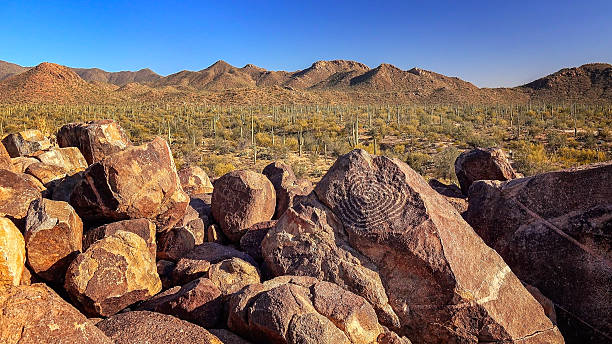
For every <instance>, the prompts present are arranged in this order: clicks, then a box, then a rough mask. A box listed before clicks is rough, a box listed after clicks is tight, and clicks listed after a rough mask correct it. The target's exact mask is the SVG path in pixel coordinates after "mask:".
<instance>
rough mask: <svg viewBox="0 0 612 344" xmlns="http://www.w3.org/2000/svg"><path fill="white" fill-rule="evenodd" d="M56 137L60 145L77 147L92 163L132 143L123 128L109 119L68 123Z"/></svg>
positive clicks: (88, 161)
mask: <svg viewBox="0 0 612 344" xmlns="http://www.w3.org/2000/svg"><path fill="white" fill-rule="evenodd" d="M56 137H57V144H58V145H59V146H60V147H77V148H78V149H79V150H80V151H81V153H82V154H83V156H84V157H85V160H86V161H87V163H88V164H90V165H91V164H93V163H96V162H99V161H102V160H103V159H104V158H106V157H107V156H109V155H111V154H113V153H117V152H120V151H122V150H124V149H126V148H127V147H129V146H131V145H132V143H131V141H130V139H129V137H128V136H127V134H126V133H125V132H124V131H123V129H122V128H121V127H120V126H119V125H118V124H117V123H116V122H115V121H113V120H108V119H104V120H97V121H90V122H86V123H70V124H66V125H64V126H63V127H61V128H60V130H59V131H58V132H57V134H56Z"/></svg>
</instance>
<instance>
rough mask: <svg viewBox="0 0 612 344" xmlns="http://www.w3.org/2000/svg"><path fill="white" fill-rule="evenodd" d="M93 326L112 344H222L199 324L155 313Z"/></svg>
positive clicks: (125, 316)
mask: <svg viewBox="0 0 612 344" xmlns="http://www.w3.org/2000/svg"><path fill="white" fill-rule="evenodd" d="M96 326H97V327H98V328H99V329H100V330H102V332H104V333H105V334H106V335H107V336H108V337H110V338H111V339H112V340H113V341H114V342H115V344H134V343H146V344H191V343H198V344H223V343H222V342H221V341H220V340H219V339H218V338H217V337H215V336H214V335H212V334H211V333H210V332H208V331H207V330H206V329H204V328H202V327H200V326H198V325H195V324H192V323H190V322H187V321H184V320H180V319H178V318H175V317H173V316H170V315H166V314H161V313H156V312H147V311H134V312H125V313H121V314H117V315H113V316H112V317H110V318H108V319H104V320H101V321H100V322H98V323H97V324H96Z"/></svg>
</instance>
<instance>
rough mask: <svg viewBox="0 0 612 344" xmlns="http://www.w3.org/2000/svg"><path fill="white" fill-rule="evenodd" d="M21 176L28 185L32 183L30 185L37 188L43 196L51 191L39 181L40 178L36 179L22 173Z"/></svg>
mask: <svg viewBox="0 0 612 344" xmlns="http://www.w3.org/2000/svg"><path fill="white" fill-rule="evenodd" d="M19 176H20V177H21V178H23V179H25V180H26V181H27V182H28V183H30V185H32V186H33V187H35V188H36V190H38V191H40V193H41V194H42V195H44V194H48V193H49V191H48V190H47V188H46V187H45V186H44V185H43V183H42V182H41V181H40V180H38V178H36V177H34V176H33V175H31V174H25V173H20V174H19Z"/></svg>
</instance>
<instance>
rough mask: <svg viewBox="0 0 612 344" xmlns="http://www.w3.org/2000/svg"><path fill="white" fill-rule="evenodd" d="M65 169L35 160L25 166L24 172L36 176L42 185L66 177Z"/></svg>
mask: <svg viewBox="0 0 612 344" xmlns="http://www.w3.org/2000/svg"><path fill="white" fill-rule="evenodd" d="M66 172H67V171H66V170H65V169H64V168H63V167H61V166H57V165H50V164H46V163H44V162H35V163H33V164H31V165H29V166H28V168H26V170H25V173H26V174H29V175H32V176H34V177H36V179H38V180H39V181H40V182H41V183H42V184H43V185H48V184H49V183H51V182H53V181H56V180H59V179H62V178H64V177H66V174H67V173H66Z"/></svg>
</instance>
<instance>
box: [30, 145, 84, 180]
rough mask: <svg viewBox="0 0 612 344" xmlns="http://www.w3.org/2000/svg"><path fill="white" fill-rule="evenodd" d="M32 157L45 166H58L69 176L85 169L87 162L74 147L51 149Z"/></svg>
mask: <svg viewBox="0 0 612 344" xmlns="http://www.w3.org/2000/svg"><path fill="white" fill-rule="evenodd" d="M33 157H35V158H36V159H38V160H40V161H41V162H43V163H45V164H48V165H56V166H60V167H62V168H63V169H64V170H65V171H66V172H67V173H68V174H70V175H72V174H75V173H77V172H81V171H84V170H85V169H86V168H87V161H85V158H84V157H83V154H81V152H80V151H79V149H78V148H75V147H66V148H57V147H53V148H52V149H50V150H47V151H41V152H38V153H36V154H34V155H33Z"/></svg>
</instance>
